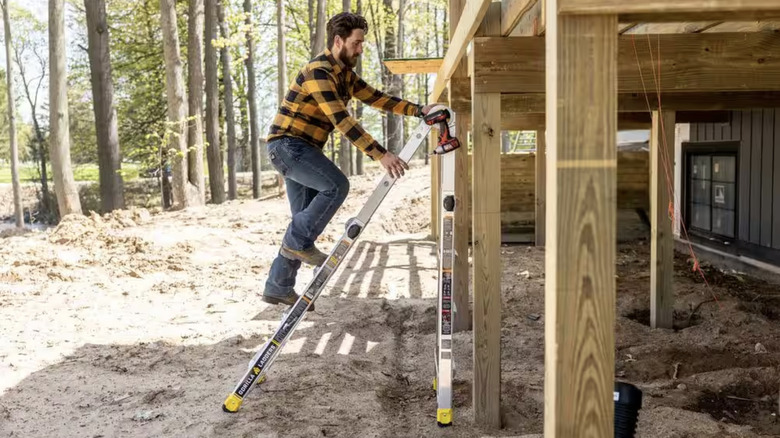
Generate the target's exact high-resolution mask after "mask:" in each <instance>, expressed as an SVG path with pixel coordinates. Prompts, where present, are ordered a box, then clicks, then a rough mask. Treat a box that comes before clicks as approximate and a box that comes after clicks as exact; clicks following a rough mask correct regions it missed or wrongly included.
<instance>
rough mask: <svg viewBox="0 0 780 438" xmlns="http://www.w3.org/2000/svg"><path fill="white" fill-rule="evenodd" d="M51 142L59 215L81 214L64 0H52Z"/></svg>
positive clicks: (50, 7)
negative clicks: (73, 162)
mask: <svg viewBox="0 0 780 438" xmlns="http://www.w3.org/2000/svg"><path fill="white" fill-rule="evenodd" d="M49 83H50V85H49V118H50V120H49V129H50V132H49V143H50V147H51V165H52V166H51V167H52V171H53V173H54V191H55V193H56V194H57V205H58V207H59V213H60V217H64V216H67V215H69V214H81V200H80V199H79V191H78V188H77V187H76V181H75V180H74V178H73V169H72V167H71V162H70V134H69V132H68V127H69V126H70V119H69V117H68V73H67V66H66V62H65V0H49Z"/></svg>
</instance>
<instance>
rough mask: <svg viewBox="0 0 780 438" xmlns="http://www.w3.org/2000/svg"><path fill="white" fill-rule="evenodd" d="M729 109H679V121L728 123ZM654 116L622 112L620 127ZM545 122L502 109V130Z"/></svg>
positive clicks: (646, 124) (645, 124) (646, 122)
mask: <svg viewBox="0 0 780 438" xmlns="http://www.w3.org/2000/svg"><path fill="white" fill-rule="evenodd" d="M458 114H459V116H461V117H464V118H465V119H466V120H465V123H466V129H471V123H470V122H469V117H470V113H468V112H465V111H464V112H462V113H458ZM729 117H730V112H729V111H679V112H677V120H676V122H677V123H728V122H729ZM651 123H652V117H651V115H650V112H647V111H646V112H622V113H619V114H618V129H650V125H651ZM544 124H545V114H544V113H522V112H510V111H506V110H505V109H504V108H503V107H502V109H501V130H503V131H533V130H536V129H539V128H540V127H542V126H544Z"/></svg>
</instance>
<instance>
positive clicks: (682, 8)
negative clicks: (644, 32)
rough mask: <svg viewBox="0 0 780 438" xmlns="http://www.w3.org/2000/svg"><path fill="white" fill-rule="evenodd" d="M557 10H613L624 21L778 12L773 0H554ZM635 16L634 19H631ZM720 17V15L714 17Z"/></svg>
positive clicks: (604, 11)
mask: <svg viewBox="0 0 780 438" xmlns="http://www.w3.org/2000/svg"><path fill="white" fill-rule="evenodd" d="M558 12H559V13H560V14H562V15H563V14H617V15H619V16H620V17H621V19H623V20H624V21H646V18H648V17H658V19H666V20H668V21H690V20H687V19H682V18H680V14H692V15H700V16H701V18H699V19H707V20H709V19H711V18H706V17H710V16H718V17H723V16H724V15H725V16H728V17H731V18H730V19H731V20H735V19H738V18H740V17H750V18H752V17H755V16H756V15H759V14H763V15H766V14H768V13H775V14H776V13H778V12H780V4H778V2H777V1H776V0H707V1H702V0H645V1H626V0H558ZM632 18H638V19H632ZM718 19H720V18H718Z"/></svg>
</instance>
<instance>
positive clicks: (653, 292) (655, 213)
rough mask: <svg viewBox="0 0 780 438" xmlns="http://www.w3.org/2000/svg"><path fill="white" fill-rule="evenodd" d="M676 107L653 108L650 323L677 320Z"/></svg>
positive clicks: (667, 326) (667, 323)
mask: <svg viewBox="0 0 780 438" xmlns="http://www.w3.org/2000/svg"><path fill="white" fill-rule="evenodd" d="M674 120H675V115H674V111H660V112H659V111H653V127H652V129H651V130H650V133H651V134H650V327H651V328H654V329H655V328H664V329H670V328H672V324H673V323H674V318H673V311H674V289H673V281H672V280H673V279H674V235H673V234H672V220H671V218H669V201H670V199H669V189H670V187H673V186H674V133H675V130H674Z"/></svg>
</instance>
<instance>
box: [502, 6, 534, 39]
mask: <svg viewBox="0 0 780 438" xmlns="http://www.w3.org/2000/svg"><path fill="white" fill-rule="evenodd" d="M535 3H537V0H501V36H507V35H509V34H510V33H512V31H513V30H514V28H515V26H517V24H518V22H519V21H520V18H522V16H523V15H524V14H525V13H526V12H528V11H529V9H531V7H532V6H533V5H534V4H535Z"/></svg>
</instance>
